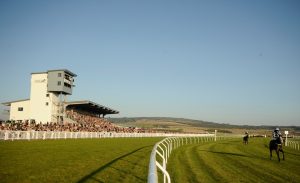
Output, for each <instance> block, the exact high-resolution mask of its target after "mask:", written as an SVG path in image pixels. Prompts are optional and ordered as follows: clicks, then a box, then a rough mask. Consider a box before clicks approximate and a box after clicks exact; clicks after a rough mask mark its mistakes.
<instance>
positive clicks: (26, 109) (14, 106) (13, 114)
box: [9, 100, 30, 120]
mask: <svg viewBox="0 0 300 183" xmlns="http://www.w3.org/2000/svg"><path fill="white" fill-rule="evenodd" d="M19 107H23V111H18V108H19ZM9 119H10V120H29V119H30V101H29V100H25V101H20V102H14V103H11V106H10V116H9Z"/></svg>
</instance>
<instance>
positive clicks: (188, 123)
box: [109, 117, 300, 133]
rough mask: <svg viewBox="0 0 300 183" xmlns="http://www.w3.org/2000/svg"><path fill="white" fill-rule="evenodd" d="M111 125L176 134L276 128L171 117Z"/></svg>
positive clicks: (298, 129)
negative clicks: (174, 132) (159, 130)
mask: <svg viewBox="0 0 300 183" xmlns="http://www.w3.org/2000/svg"><path fill="white" fill-rule="evenodd" d="M109 120H110V121H112V122H113V123H116V124H119V125H120V126H135V127H140V128H154V129H161V130H168V131H177V132H197V133H198V132H212V131H214V129H217V130H218V131H219V132H221V133H235V132H237V131H238V132H239V133H241V132H244V131H245V130H247V131H248V130H250V131H251V130H252V131H254V130H255V131H260V132H261V133H267V132H268V133H270V131H271V130H273V129H274V128H276V127H278V126H267V125H261V126H253V125H231V124H226V123H215V122H208V121H202V120H193V119H186V118H171V117H131V118H109ZM279 128H281V129H282V130H289V131H294V132H299V133H300V126H279Z"/></svg>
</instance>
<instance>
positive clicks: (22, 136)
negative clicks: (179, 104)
mask: <svg viewBox="0 0 300 183" xmlns="http://www.w3.org/2000/svg"><path fill="white" fill-rule="evenodd" d="M193 135H194V134H170V133H116V132H66V131H10V130H5V131H1V130H0V140H35V139H43V140H45V139H81V138H119V137H171V136H177V137H181V136H193Z"/></svg>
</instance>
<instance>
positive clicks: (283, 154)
mask: <svg viewBox="0 0 300 183" xmlns="http://www.w3.org/2000/svg"><path fill="white" fill-rule="evenodd" d="M280 151H281V152H282V160H284V152H283V149H282V148H281V149H280Z"/></svg>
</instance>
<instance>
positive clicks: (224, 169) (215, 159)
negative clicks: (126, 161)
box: [168, 138, 300, 182]
mask: <svg viewBox="0 0 300 183" xmlns="http://www.w3.org/2000/svg"><path fill="white" fill-rule="evenodd" d="M268 142H269V139H265V138H263V139H262V138H261V139H259V138H256V139H251V140H250V141H249V144H248V145H243V144H242V141H241V139H234V140H226V141H219V142H216V143H204V144H199V145H194V144H193V145H187V146H182V147H180V148H179V149H178V150H175V151H174V152H173V153H172V155H171V157H170V160H169V164H168V170H169V172H170V174H171V176H174V177H172V180H173V181H174V182H183V181H182V180H184V181H185V182H300V175H299V170H300V160H299V157H300V153H299V152H298V151H295V150H293V149H291V148H285V152H286V161H281V162H280V163H279V162H278V161H277V157H276V159H273V160H270V159H269V149H268ZM184 151H185V153H183V152H184ZM178 154H180V155H181V154H185V155H184V156H182V158H180V157H178ZM183 158H186V159H183ZM174 162H176V163H174ZM179 164H180V165H181V166H180V167H178V166H176V165H179ZM185 164H187V165H185ZM201 165H203V166H201ZM181 167H190V169H189V170H190V171H189V172H188V171H186V170H185V171H182V169H181ZM175 172H184V173H181V174H176V173H175ZM181 176H184V177H185V178H182V177H181ZM187 177H189V178H187Z"/></svg>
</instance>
